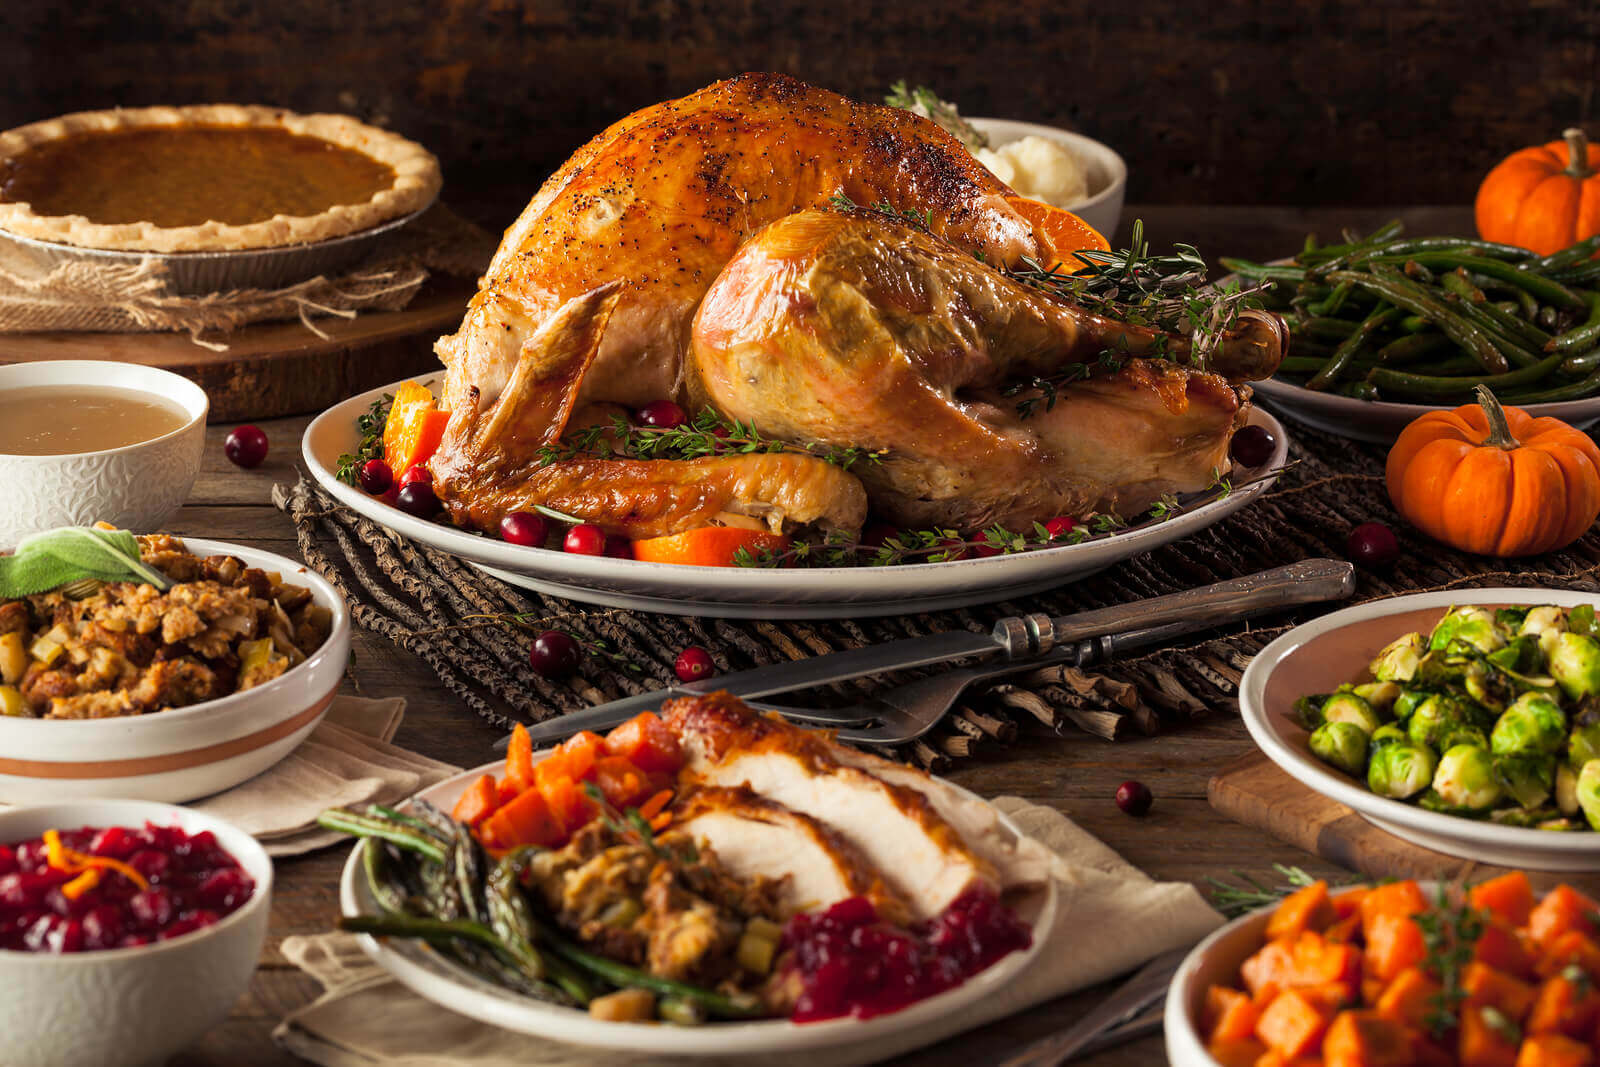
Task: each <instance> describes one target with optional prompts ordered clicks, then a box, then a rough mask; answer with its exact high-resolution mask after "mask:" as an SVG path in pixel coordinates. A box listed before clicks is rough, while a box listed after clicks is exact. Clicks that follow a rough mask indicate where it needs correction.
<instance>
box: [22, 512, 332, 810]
mask: <svg viewBox="0 0 1600 1067" xmlns="http://www.w3.org/2000/svg"><path fill="white" fill-rule="evenodd" d="M183 542H184V545H185V546H186V547H187V548H188V549H189V551H191V552H193V553H194V554H195V555H197V556H202V557H203V556H217V555H229V556H236V557H238V558H239V559H241V560H243V561H244V563H245V565H246V566H249V567H259V568H261V569H262V570H264V571H278V572H280V573H281V574H282V575H283V577H284V580H285V581H288V582H291V583H293V584H296V585H304V586H306V587H308V588H309V589H310V590H311V594H312V596H313V597H314V598H315V599H316V602H317V603H318V604H321V605H322V606H323V607H326V608H328V609H329V610H330V611H332V612H333V628H332V631H331V632H330V633H329V634H328V639H327V640H326V641H324V642H323V643H322V647H320V648H318V649H317V650H316V651H315V652H313V653H311V655H310V656H308V657H307V658H306V661H305V662H304V663H302V664H300V665H299V666H297V667H293V668H291V669H289V670H287V671H285V672H284V673H283V674H281V675H279V676H278V677H276V678H274V679H272V680H271V681H270V682H267V683H265V684H263V685H258V686H256V687H255V688H254V689H247V690H245V691H244V692H242V693H234V694H232V695H231V696H225V697H221V698H219V699H217V700H207V701H205V702H203V703H200V704H191V705H189V706H188V707H183V708H173V709H172V710H170V711H159V712H154V713H152V714H149V715H129V716H123V717H119V718H113V719H19V718H9V717H4V716H0V801H4V802H6V803H11V804H38V803H45V802H48V801H54V800H61V799H64V798H68V797H133V798H137V799H141V800H162V801H167V802H170V803H174V804H176V803H181V802H183V801H185V800H193V799H195V798H196V797H203V796H209V795H211V794H212V793H216V792H220V791H221V790H223V789H228V788H230V787H232V786H235V785H238V784H239V783H240V782H242V781H244V780H245V779H247V778H253V777H255V776H256V775H258V774H260V773H261V772H262V771H264V770H266V769H267V768H268V767H270V766H272V765H273V764H274V763H277V762H278V761H279V760H281V759H283V757H285V756H287V755H288V754H289V753H290V752H292V751H293V750H294V748H295V746H296V745H298V744H299V743H300V742H301V741H304V740H305V739H306V736H307V735H309V734H310V733H311V731H312V730H314V729H315V728H316V725H317V723H318V722H320V721H321V720H322V717H323V715H325V714H326V713H327V710H328V705H329V704H331V703H333V697H334V694H335V693H336V692H337V691H338V688H339V682H340V681H341V680H342V679H343V677H344V668H345V663H346V661H347V660H348V659H349V656H350V612H349V610H348V609H347V608H346V606H345V602H344V597H342V596H341V595H340V594H339V591H338V590H337V589H335V588H334V587H333V586H331V585H329V584H328V583H327V582H326V581H324V580H323V578H322V576H321V575H319V574H317V573H315V572H314V571H312V570H311V569H310V568H308V567H307V566H306V565H305V564H303V563H298V562H296V561H294V560H291V559H286V558H284V557H283V556H275V555H273V554H272V553H270V552H260V551H257V550H255V549H252V548H245V547H243V546H242V545H232V544H228V543H226V542H223V541H202V540H200V539H198V538H192V537H186V538H184V539H183Z"/></svg>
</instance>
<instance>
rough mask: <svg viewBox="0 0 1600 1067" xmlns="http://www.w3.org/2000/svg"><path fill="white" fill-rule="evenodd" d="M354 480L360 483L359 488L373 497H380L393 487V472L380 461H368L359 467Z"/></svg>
mask: <svg viewBox="0 0 1600 1067" xmlns="http://www.w3.org/2000/svg"><path fill="white" fill-rule="evenodd" d="M356 478H357V480H359V481H360V482H361V488H363V489H365V490H366V491H367V492H369V493H371V494H372V495H373V496H382V495H383V494H384V493H387V492H388V491H389V490H390V488H391V487H393V485H394V471H392V470H390V469H389V465H388V464H387V463H385V462H384V461H383V460H381V459H369V460H367V461H366V462H365V463H363V464H362V465H361V470H359V471H358V472H356Z"/></svg>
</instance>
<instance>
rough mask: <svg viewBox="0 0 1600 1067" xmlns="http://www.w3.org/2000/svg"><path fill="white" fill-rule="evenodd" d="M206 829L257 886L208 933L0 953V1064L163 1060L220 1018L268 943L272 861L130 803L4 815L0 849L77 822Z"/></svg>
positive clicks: (224, 836) (241, 843) (244, 843)
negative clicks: (0, 1039) (85, 948)
mask: <svg viewBox="0 0 1600 1067" xmlns="http://www.w3.org/2000/svg"><path fill="white" fill-rule="evenodd" d="M146 822H150V823H154V824H156V825H158V826H177V827H179V828H180V829H182V830H183V831H184V832H185V833H188V834H198V833H200V832H202V831H205V830H209V831H211V833H212V834H213V835H215V837H216V839H217V842H218V844H220V845H221V846H222V848H223V849H224V850H226V851H227V852H228V853H229V854H230V855H232V856H233V858H234V859H236V860H237V861H238V862H239V865H240V866H241V867H242V868H244V870H245V872H246V873H247V874H249V875H250V877H251V878H252V879H254V880H255V892H254V893H253V894H251V897H250V899H249V900H247V901H246V902H245V903H244V904H243V905H242V906H241V907H240V908H239V909H238V910H237V911H235V912H233V913H232V914H231V915H228V916H226V917H224V918H223V919H222V920H221V921H220V922H218V923H216V924H215V925H213V926H208V927H205V928H203V929H200V930H196V931H194V932H193V933H189V934H184V935H183V936H181V937H175V938H173V939H172V940H170V941H158V942H156V943H154V944H151V945H144V946H140V947H135V948H116V949H107V950H104V951H99V952H77V953H66V954H61V955H52V954H45V953H34V952H13V951H5V950H0V989H4V990H5V996H3V997H0V1033H3V1034H4V1035H5V1040H4V1044H3V1051H0V1060H3V1061H4V1062H5V1063H8V1064H18V1065H19V1067H20V1065H23V1064H26V1065H27V1067H81V1065H83V1064H89V1063H94V1064H127V1065H134V1067H142V1065H150V1067H154V1065H156V1064H160V1063H164V1062H165V1061H166V1059H167V1058H168V1057H169V1056H171V1055H172V1054H173V1053H175V1052H177V1051H178V1050H179V1049H181V1048H183V1047H184V1046H185V1045H188V1044H190V1043H192V1042H193V1041H194V1040H195V1039H196V1038H198V1037H199V1036H200V1035H201V1034H203V1033H205V1032H206V1031H207V1030H209V1029H210V1028H211V1027H213V1026H215V1025H216V1024H217V1023H219V1022H221V1021H222V1020H223V1019H224V1018H226V1016H227V1014H228V1012H229V1010H230V1009H231V1008H232V1007H233V1003H234V1001H236V1000H237V999H238V998H239V995H240V994H241V993H243V992H244V991H245V989H246V987H248V986H249V984H250V975H251V974H252V973H253V972H254V971H255V968H256V962H257V960H258V959H259V958H260V955H261V947H262V945H263V944H264V943H265V941H266V937H267V916H268V913H269V912H270V910H271V899H272V860H271V859H269V858H268V857H267V854H266V852H265V851H263V850H262V848H261V846H260V845H258V844H257V843H256V841H255V839H254V838H252V837H251V836H250V835H249V834H247V833H245V832H244V831H243V830H240V829H238V828H237V827H235V826H233V825H232V824H230V823H227V822H224V821H223V820H221V819H218V818H216V817H215V816H211V815H202V814H200V813H199V812H194V811H189V810H187V809H185V808H178V807H173V806H171V805H169V804H153V803H149V802H146V801H136V800H86V801H69V802H66V803H60V804H48V805H43V806H39V807H29V808H16V809H14V810H11V811H5V812H0V843H11V842H16V841H26V840H31V839H33V838H37V837H38V836H39V835H40V834H42V833H43V832H44V831H46V830H50V829H57V830H73V829H77V828H79V827H83V826H96V827H109V826H133V827H142V826H143V825H144V824H145V823H146Z"/></svg>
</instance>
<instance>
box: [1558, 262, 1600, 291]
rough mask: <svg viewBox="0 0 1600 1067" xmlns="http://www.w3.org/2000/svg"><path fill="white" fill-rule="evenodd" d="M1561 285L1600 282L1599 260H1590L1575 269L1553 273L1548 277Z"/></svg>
mask: <svg viewBox="0 0 1600 1067" xmlns="http://www.w3.org/2000/svg"><path fill="white" fill-rule="evenodd" d="M1550 276H1551V277H1552V278H1554V279H1555V280H1556V281H1558V282H1561V283H1562V284H1563V285H1584V284H1586V283H1588V282H1592V281H1596V280H1600V259H1591V260H1589V261H1588V262H1587V263H1580V264H1578V265H1577V266H1576V267H1568V268H1566V269H1565V270H1558V271H1554V272H1552V273H1551V275H1550Z"/></svg>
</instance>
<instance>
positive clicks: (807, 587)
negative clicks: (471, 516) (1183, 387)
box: [302, 383, 1289, 619]
mask: <svg viewBox="0 0 1600 1067" xmlns="http://www.w3.org/2000/svg"><path fill="white" fill-rule="evenodd" d="M398 384H399V383H396V384H395V385H390V386H384V387H381V388H378V389H373V390H371V391H369V392H366V393H362V394H360V395H359V396H355V397H352V398H350V399H349V400H346V401H344V402H343V403H341V404H337V405H335V406H334V407H331V408H329V409H328V410H327V411H325V412H323V413H322V414H321V415H319V416H318V417H317V418H316V420H315V421H313V422H312V423H311V425H310V426H309V427H307V429H306V434H305V439H304V442H303V445H302V450H303V452H304V454H305V461H306V465H307V467H308V468H309V469H310V471H311V474H312V476H313V477H314V478H315V479H316V480H317V482H318V484H320V485H321V486H322V487H323V488H324V489H325V490H327V491H328V492H329V493H331V494H332V495H333V496H334V498H335V499H337V500H338V501H339V502H340V503H342V504H345V505H348V506H349V507H351V508H353V509H354V510H355V511H357V512H359V513H360V514H362V515H365V516H366V517H368V518H370V519H373V520H375V521H377V522H381V523H383V524H384V525H385V526H388V527H389V528H391V529H393V530H394V531H395V532H397V533H400V534H402V535H404V536H406V537H409V538H412V539H413V540H416V541H420V542H421V543H423V544H425V545H429V546H431V547H433V548H436V549H439V550H441V551H444V552H449V553H451V554H453V555H456V556H459V557H461V558H462V559H465V560H467V561H469V562H471V563H474V564H477V565H478V566H479V567H481V568H482V569H483V570H485V571H487V572H488V573H490V574H492V575H494V576H495V577H497V578H502V579H504V580H505V581H507V582H510V583H511V584H513V585H518V586H521V587H523V588H525V589H533V590H536V591H538V592H541V593H550V594H553V595H555V596H561V597H567V598H568V599H571V600H579V601H583V602H586V603H590V604H603V605H605V606H607V607H620V608H628V609H633V610H641V611H659V612H666V613H669V614H676V615H708V616H714V617H722V618H763V619H821V618H844V617H860V616H868V615H898V614H915V613H919V612H927V611H939V610H943V609H946V608H955V607H964V606H966V605H969V604H983V603H988V602H991V601H995V600H1005V599H1009V598H1012V597H1018V596H1023V595H1025V594H1028V593H1036V592H1039V591H1040V590H1043V589H1049V588H1051V587H1053V586H1058V585H1062V584H1065V583H1067V582H1070V581H1074V580H1076V579H1079V578H1082V577H1084V576H1086V575H1088V574H1092V573H1093V572H1095V571H1098V570H1101V569H1103V568H1105V567H1109V566H1111V565H1112V564H1113V563H1117V562H1119V561H1121V560H1124V559H1127V558H1128V557H1130V556H1135V555H1138V554H1139V553H1141V552H1148V551H1149V550H1151V549H1153V548H1156V547H1158V546H1160V545H1165V544H1168V543H1170V542H1173V541H1177V540H1179V539H1181V538H1184V537H1188V536H1189V535H1191V534H1194V533H1198V532H1199V531H1201V530H1204V529H1205V528H1206V527H1208V526H1211V525H1212V524H1214V523H1216V522H1218V521H1219V520H1221V519H1223V518H1225V517H1227V516H1228V515H1231V514H1232V513H1233V512H1235V511H1237V510H1239V509H1240V508H1242V507H1244V506H1245V505H1246V504H1248V503H1249V502H1250V501H1252V500H1254V499H1255V498H1256V497H1257V496H1259V495H1260V494H1261V493H1263V492H1265V491H1266V489H1267V487H1268V486H1270V485H1271V484H1272V483H1273V481H1274V480H1275V476H1274V475H1269V476H1267V477H1264V478H1262V479H1261V480H1259V481H1255V482H1252V483H1251V484H1249V485H1244V486H1240V487H1238V488H1235V489H1234V490H1233V491H1232V492H1231V493H1228V494H1227V495H1225V496H1222V497H1221V498H1219V499H1216V500H1212V501H1210V502H1208V503H1205V504H1202V505H1200V506H1198V507H1195V508H1193V509H1192V510H1187V511H1184V512H1183V513H1181V514H1179V515H1177V516H1176V517H1175V518H1172V519H1169V520H1167V521H1165V522H1152V523H1148V524H1146V525H1143V526H1140V527H1138V528H1136V529H1131V530H1126V531H1123V532H1121V533H1118V534H1116V535H1114V536H1111V537H1103V538H1098V539H1095V540H1091V541H1085V542H1083V543H1081V544H1076V545H1062V546H1061V547H1059V548H1045V549H1039V550H1037V551H1032V552H1020V553H1016V554H1014V555H1002V556H991V557H988V558H983V559H967V560H953V561H951V562H948V563H914V564H905V565H901V566H890V567H805V568H785V569H776V568H774V569H766V568H755V567H698V566H688V565H685V564H674V563H645V562H641V561H639V560H631V559H613V558H611V557H608V556H580V555H576V554H574V553H569V552H558V551H554V550H551V549H545V548H529V547H524V546H520V545H512V544H507V543H506V542H504V541H501V540H498V539H495V538H490V537H484V536H482V535H479V534H474V533H468V532H467V531H465V530H460V529H457V528H455V527H453V526H448V525H444V524H441V523H436V522H429V521H428V520H426V519H418V518H415V517H413V516H411V515H407V514H406V513H405V512H403V511H401V510H400V509H399V508H395V507H391V506H389V505H388V504H385V503H384V502H383V501H381V500H379V499H378V498H377V497H374V496H370V495H368V494H367V493H365V492H362V491H361V490H360V489H358V488H356V487H355V486H351V485H347V484H345V483H344V482H341V481H340V480H339V479H338V478H337V477H336V476H335V475H334V471H335V470H337V469H338V461H339V456H340V455H342V454H345V453H353V452H355V450H356V447H357V445H358V444H359V442H360V434H359V432H358V431H357V429H356V417H357V416H359V415H364V414H366V412H367V410H368V409H369V408H370V407H371V406H372V403H373V401H375V400H378V399H379V398H381V397H382V396H383V395H384V394H385V393H393V392H394V390H395V388H396V386H397V385H398ZM1250 421H1251V423H1252V424H1254V425H1258V426H1263V427H1265V428H1266V429H1267V430H1268V431H1269V432H1270V433H1271V434H1272V435H1273V437H1274V439H1275V440H1276V441H1277V445H1276V446H1275V448H1274V450H1273V453H1272V458H1271V459H1270V460H1269V461H1268V463H1267V464H1266V467H1265V469H1268V470H1276V469H1277V468H1279V467H1282V466H1283V463H1284V461H1285V459H1286V458H1287V456H1288V452H1289V438H1288V435H1287V434H1286V433H1285V432H1284V429H1283V426H1282V424H1280V423H1279V422H1278V420H1277V419H1275V418H1273V417H1272V416H1271V415H1270V414H1268V413H1267V412H1265V411H1262V410H1261V409H1260V408H1259V407H1258V408H1255V409H1253V410H1252V411H1251V415H1250Z"/></svg>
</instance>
